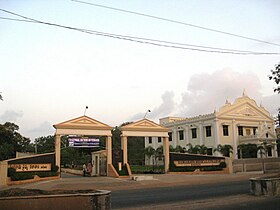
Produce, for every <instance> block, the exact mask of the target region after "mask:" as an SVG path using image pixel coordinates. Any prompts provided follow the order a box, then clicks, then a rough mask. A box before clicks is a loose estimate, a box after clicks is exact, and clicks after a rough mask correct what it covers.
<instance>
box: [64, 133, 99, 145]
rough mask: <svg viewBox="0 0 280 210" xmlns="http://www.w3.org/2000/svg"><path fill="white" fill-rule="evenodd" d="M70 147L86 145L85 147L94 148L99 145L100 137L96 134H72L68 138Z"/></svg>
mask: <svg viewBox="0 0 280 210" xmlns="http://www.w3.org/2000/svg"><path fill="white" fill-rule="evenodd" d="M68 141H69V147H84V148H92V147H99V145H100V139H99V138H98V137H95V136H82V137H80V136H75V137H73V136H71V137H69V138H68Z"/></svg>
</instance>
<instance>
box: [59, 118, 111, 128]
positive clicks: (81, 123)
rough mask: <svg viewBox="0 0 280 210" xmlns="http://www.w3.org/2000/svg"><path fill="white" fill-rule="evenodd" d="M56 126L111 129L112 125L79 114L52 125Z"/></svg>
mask: <svg viewBox="0 0 280 210" xmlns="http://www.w3.org/2000/svg"><path fill="white" fill-rule="evenodd" d="M54 127H55V128H56V129H57V128H63V129H102V130H111V129H112V127H110V126H109V125H106V124H104V123H102V122H99V121H97V120H95V119H92V118H90V117H88V116H81V117H78V118H75V119H72V120H68V121H66V122H62V123H59V124H56V125H54Z"/></svg>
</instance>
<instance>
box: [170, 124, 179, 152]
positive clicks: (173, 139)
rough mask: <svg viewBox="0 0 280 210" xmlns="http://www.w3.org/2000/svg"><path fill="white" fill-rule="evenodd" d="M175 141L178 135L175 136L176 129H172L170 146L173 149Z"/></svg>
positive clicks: (175, 144)
mask: <svg viewBox="0 0 280 210" xmlns="http://www.w3.org/2000/svg"><path fill="white" fill-rule="evenodd" d="M177 139H178V134H177V129H176V128H173V129H172V143H171V144H172V146H173V147H174V148H175V147H176V146H177Z"/></svg>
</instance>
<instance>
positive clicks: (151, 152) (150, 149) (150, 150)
mask: <svg viewBox="0 0 280 210" xmlns="http://www.w3.org/2000/svg"><path fill="white" fill-rule="evenodd" d="M155 152H156V150H155V149H154V148H153V147H151V146H148V147H146V148H145V149H144V154H145V155H146V156H147V157H148V160H149V163H150V159H151V157H152V156H154V155H155Z"/></svg>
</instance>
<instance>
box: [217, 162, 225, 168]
mask: <svg viewBox="0 0 280 210" xmlns="http://www.w3.org/2000/svg"><path fill="white" fill-rule="evenodd" d="M219 166H220V168H226V167H227V164H226V162H220V165H219Z"/></svg>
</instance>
